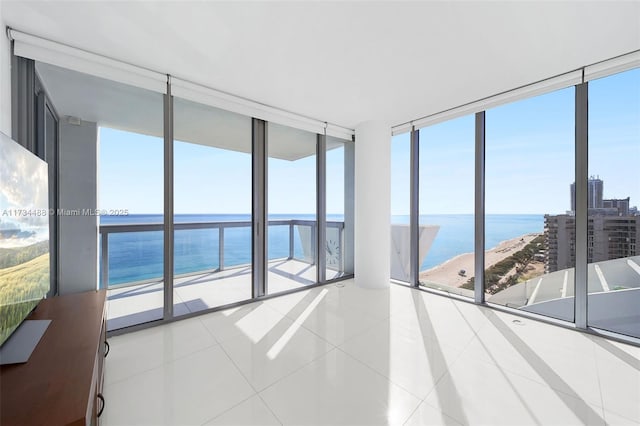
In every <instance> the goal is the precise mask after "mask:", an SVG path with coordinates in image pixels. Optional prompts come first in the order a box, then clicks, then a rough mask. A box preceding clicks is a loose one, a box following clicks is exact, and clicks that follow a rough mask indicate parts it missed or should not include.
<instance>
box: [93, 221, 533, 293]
mask: <svg viewBox="0 0 640 426" xmlns="http://www.w3.org/2000/svg"><path fill="white" fill-rule="evenodd" d="M314 218H315V216H314V215H270V216H269V220H279V219H300V220H314ZM250 220H251V216H250V215H216V214H211V215H176V216H175V222H176V223H188V222H243V221H250ZM327 220H328V221H342V220H343V219H342V216H340V215H329V216H328V217H327ZM408 222H409V218H408V216H394V217H392V223H408ZM100 223H101V224H102V225H105V224H136V223H137V224H140V223H162V215H129V216H101V218H100ZM420 223H421V224H432V225H439V226H440V230H439V231H438V234H437V236H436V238H435V240H434V242H433V244H432V246H431V250H429V253H428V254H427V256H426V258H425V259H424V262H423V264H422V266H421V268H420V269H421V270H424V269H429V268H432V267H434V266H436V265H439V264H441V263H443V262H445V261H446V260H448V259H451V258H452V257H455V256H457V255H459V254H463V253H469V252H472V251H473V245H474V219H473V215H426V216H421V217H420ZM543 226H544V216H543V215H487V216H486V224H485V240H486V244H485V246H486V248H487V249H489V248H492V247H495V246H496V245H498V243H500V242H501V241H504V240H508V239H511V238H515V237H518V236H520V235H524V234H528V233H531V232H542V231H543ZM163 246H164V245H163V232H162V231H147V232H127V233H115V234H114V233H112V234H110V235H109V284H110V285H116V284H122V283H126V282H132V281H140V280H146V279H152V278H159V277H161V276H162V273H163V255H162V251H163ZM218 247H219V241H218V230H217V229H189V230H177V231H176V233H175V238H174V270H175V273H176V274H185V273H190V272H198V271H204V270H211V269H217V268H218V267H219V264H218ZM224 247H225V250H224V266H225V268H229V267H232V266H238V265H244V264H248V263H250V262H251V229H250V227H248V226H246V227H237V228H226V229H225V231H224ZM267 251H268V256H269V259H278V258H283V257H287V256H288V255H289V227H288V226H286V225H285V226H270V227H269V238H268V250H267ZM294 255H295V257H297V258H302V257H303V256H304V253H303V249H302V241H301V239H300V236H299V233H298V232H297V230H296V231H294ZM102 285H103V283H101V286H102Z"/></svg>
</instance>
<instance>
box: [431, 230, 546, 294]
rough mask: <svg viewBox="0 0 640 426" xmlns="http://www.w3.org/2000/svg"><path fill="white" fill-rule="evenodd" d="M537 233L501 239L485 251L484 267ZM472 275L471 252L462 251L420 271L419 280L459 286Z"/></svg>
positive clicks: (502, 257) (473, 271)
mask: <svg viewBox="0 0 640 426" xmlns="http://www.w3.org/2000/svg"><path fill="white" fill-rule="evenodd" d="M539 235H540V234H535V233H534V234H526V235H522V236H520V237H517V238H513V239H511V240H507V241H502V242H501V243H500V244H498V245H497V246H496V247H494V248H492V249H490V250H487V251H485V254H484V258H485V264H486V267H485V269H486V268H488V267H489V266H491V265H495V264H496V263H498V262H500V261H501V260H503V259H506V258H507V257H509V256H511V255H512V254H513V253H515V252H517V251H519V250H521V249H522V248H523V247H524V246H526V245H527V244H528V243H530V242H531V240H533V239H534V238H536V237H537V236H539ZM460 270H464V271H465V272H466V273H465V275H464V276H462V275H460V274H459V272H460ZM474 275H475V270H474V262H473V253H464V254H461V255H459V256H456V257H454V258H453V259H449V260H448V261H446V262H445V263H442V264H440V265H438V266H435V267H433V268H431V269H427V270H426V271H423V272H420V281H429V282H431V283H438V284H442V285H446V286H448V287H460V286H461V285H462V284H464V283H466V282H467V281H468V280H469V279H470V278H471V277H473V276H474Z"/></svg>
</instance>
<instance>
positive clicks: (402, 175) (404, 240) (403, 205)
mask: <svg viewBox="0 0 640 426" xmlns="http://www.w3.org/2000/svg"><path fill="white" fill-rule="evenodd" d="M410 187H411V133H401V134H398V135H395V136H393V137H392V139H391V259H390V262H391V278H392V279H394V280H398V281H403V282H409V281H410V279H411V270H410V268H411V256H410V252H411V241H410V231H409V219H410V213H411V196H410ZM372 232H373V230H372Z"/></svg>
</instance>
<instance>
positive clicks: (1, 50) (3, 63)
mask: <svg viewBox="0 0 640 426" xmlns="http://www.w3.org/2000/svg"><path fill="white" fill-rule="evenodd" d="M2 9H3V3H2V2H1V1H0V29H2V33H1V34H0V131H1V132H3V133H4V134H5V135H7V136H9V137H10V136H11V42H10V41H9V38H8V37H7V36H6V33H5V28H6V27H5V25H6V24H5V22H4V20H3V18H2Z"/></svg>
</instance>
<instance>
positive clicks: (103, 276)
mask: <svg viewBox="0 0 640 426" xmlns="http://www.w3.org/2000/svg"><path fill="white" fill-rule="evenodd" d="M251 225H252V223H251V222H250V221H229V222H187V223H180V222H178V223H174V225H173V226H174V232H176V231H181V230H194V229H210V230H211V231H212V232H217V233H218V250H217V251H218V252H217V257H218V267H217V268H215V269H214V270H213V271H214V272H220V271H223V270H225V244H224V242H225V241H224V239H225V230H226V229H228V228H250V227H251ZM268 226H269V227H273V226H288V227H289V247H288V248H289V251H288V253H289V254H288V257H286V258H284V259H287V260H292V259H295V260H298V261H302V262H307V263H309V264H315V263H316V261H317V254H316V250H315V247H316V246H317V244H316V236H317V232H316V228H317V226H318V223H317V222H316V221H313V220H300V219H288V220H270V221H269V222H268ZM296 226H298V227H308V228H310V242H309V246H310V247H309V249H310V250H311V256H303V258H300V257H296V255H295V235H294V230H295V227H296ZM327 228H328V229H329V228H333V229H336V230H337V232H338V239H337V244H338V253H339V256H338V265H337V268H338V270H339V271H342V270H343V267H344V254H343V250H342V248H343V247H344V222H336V221H327ZM99 230H100V237H101V247H100V248H101V250H100V252H101V253H100V282H101V286H103V287H105V288H108V287H111V286H112V285H111V283H110V282H109V235H111V234H120V233H127V232H158V231H162V230H164V224H162V223H141V224H105V225H100V228H99ZM269 260H274V259H269ZM240 266H243V265H232V267H236V268H237V267H240ZM209 271H211V270H210V269H207V270H202V271H193V272H190V273H189V275H192V274H199V273H204V272H209ZM157 278H161V277H156V279H157ZM145 281H147V282H148V281H150V280H149V279H146V280H145V279H141V280H132V281H131V282H130V283H134V282H136V283H137V282H145ZM130 283H120V284H119V285H126V284H130Z"/></svg>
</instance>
